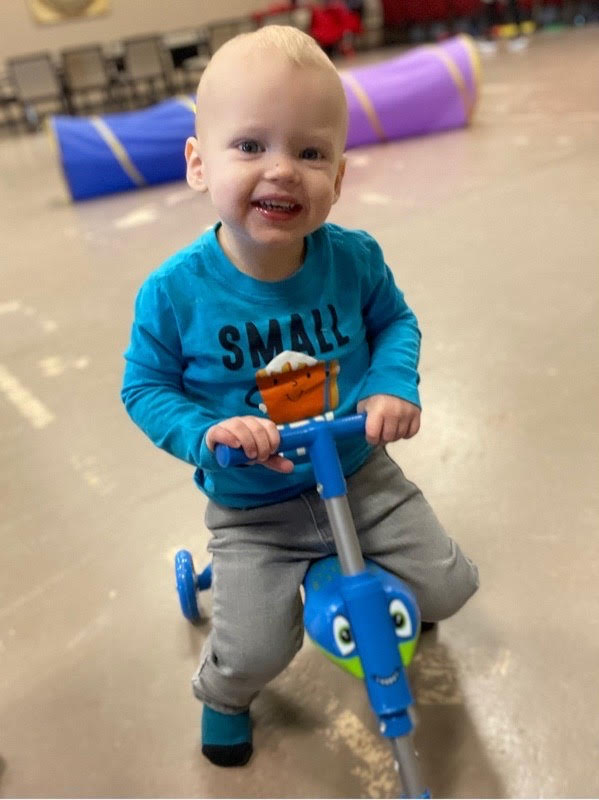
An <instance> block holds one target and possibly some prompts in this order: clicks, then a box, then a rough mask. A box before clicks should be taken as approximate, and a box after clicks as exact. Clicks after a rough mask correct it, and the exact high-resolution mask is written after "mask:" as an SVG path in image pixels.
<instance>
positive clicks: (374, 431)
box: [365, 411, 384, 445]
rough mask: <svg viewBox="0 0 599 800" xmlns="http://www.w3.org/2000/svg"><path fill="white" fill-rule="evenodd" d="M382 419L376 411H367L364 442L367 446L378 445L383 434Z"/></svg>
mask: <svg viewBox="0 0 599 800" xmlns="http://www.w3.org/2000/svg"><path fill="white" fill-rule="evenodd" d="M383 422H384V417H383V415H382V414H381V413H379V412H377V411H368V413H367V415H366V427H365V433H366V441H367V442H368V444H372V445H375V444H379V442H380V441H381V434H382V432H383Z"/></svg>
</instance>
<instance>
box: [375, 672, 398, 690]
mask: <svg viewBox="0 0 599 800" xmlns="http://www.w3.org/2000/svg"><path fill="white" fill-rule="evenodd" d="M399 676H400V670H399V669H396V670H394V671H393V672H392V673H391V675H389V677H388V678H380V677H379V676H378V675H373V676H372V677H373V678H374V679H375V681H376V682H377V683H378V684H380V685H381V686H392V685H393V684H394V683H395V682H396V681H397V680H398V679H399Z"/></svg>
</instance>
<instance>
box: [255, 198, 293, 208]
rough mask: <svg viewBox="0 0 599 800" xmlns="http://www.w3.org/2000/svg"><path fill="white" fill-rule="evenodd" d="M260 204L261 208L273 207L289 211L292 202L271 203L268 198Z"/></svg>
mask: <svg viewBox="0 0 599 800" xmlns="http://www.w3.org/2000/svg"><path fill="white" fill-rule="evenodd" d="M260 205H261V206H262V207H263V208H268V209H273V208H282V209H283V210H284V211H289V210H290V209H292V208H293V206H294V203H272V202H271V201H270V200H263V201H262V202H261V203H260Z"/></svg>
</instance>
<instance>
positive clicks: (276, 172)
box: [264, 154, 298, 181]
mask: <svg viewBox="0 0 599 800" xmlns="http://www.w3.org/2000/svg"><path fill="white" fill-rule="evenodd" d="M297 176H298V173H297V169H296V165H295V162H294V159H293V158H290V157H289V156H286V155H281V154H278V155H275V156H274V157H273V158H272V160H271V162H270V164H269V165H268V167H267V169H266V172H265V173H264V177H265V178H267V179H268V180H278V181H296V180H297Z"/></svg>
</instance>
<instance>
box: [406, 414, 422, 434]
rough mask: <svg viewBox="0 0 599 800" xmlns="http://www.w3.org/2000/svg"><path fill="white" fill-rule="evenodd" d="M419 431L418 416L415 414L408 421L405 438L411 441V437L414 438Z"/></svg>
mask: <svg viewBox="0 0 599 800" xmlns="http://www.w3.org/2000/svg"><path fill="white" fill-rule="evenodd" d="M419 430H420V414H415V415H414V416H413V417H412V419H411V420H410V424H409V425H408V431H407V433H406V436H405V438H406V439H411V438H412V436H416V434H417V433H418V431H419Z"/></svg>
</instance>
